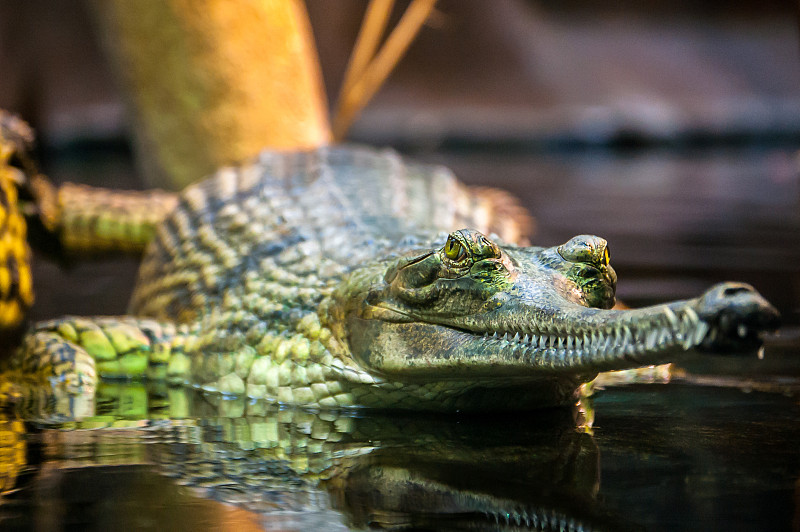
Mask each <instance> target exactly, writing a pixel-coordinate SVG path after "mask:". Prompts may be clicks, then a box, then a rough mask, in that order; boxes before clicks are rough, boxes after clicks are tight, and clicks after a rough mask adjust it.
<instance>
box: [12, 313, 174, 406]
mask: <svg viewBox="0 0 800 532" xmlns="http://www.w3.org/2000/svg"><path fill="white" fill-rule="evenodd" d="M187 332H188V330H187V328H186V327H185V326H176V325H174V324H172V323H169V322H160V321H156V320H150V319H137V318H130V317H95V318H80V317H64V318H59V319H56V320H51V321H46V322H42V323H39V324H37V325H36V326H35V327H34V328H33V330H32V331H31V332H30V333H29V334H28V335H27V336H26V337H25V339H24V341H23V345H22V346H21V347H20V349H19V350H18V352H17V354H16V356H15V357H13V359H12V361H11V369H12V370H14V371H17V372H21V373H22V375H23V376H24V377H25V378H35V379H37V380H41V381H46V382H50V383H52V384H53V385H54V386H55V387H57V388H60V389H63V390H65V391H67V392H69V393H75V394H78V393H92V392H93V390H94V389H95V387H96V384H97V380H98V378H107V379H115V380H129V381H130V380H133V381H141V380H145V379H147V380H152V381H163V380H166V379H168V378H169V379H170V380H181V381H182V380H185V377H186V376H187V375H188V371H189V364H188V359H187V358H186V356H185V355H184V353H183V346H184V342H185V339H186V336H187Z"/></svg>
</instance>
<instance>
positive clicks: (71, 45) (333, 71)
mask: <svg viewBox="0 0 800 532" xmlns="http://www.w3.org/2000/svg"><path fill="white" fill-rule="evenodd" d="M306 4H307V7H308V11H309V16H310V19H311V23H312V26H313V31H314V35H315V38H316V41H317V49H318V52H319V56H320V60H321V65H322V71H323V76H324V81H325V86H326V90H327V94H328V99H329V102H331V103H335V98H336V94H337V91H338V88H339V85H340V84H341V81H342V76H343V75H344V71H345V68H346V65H347V60H348V56H349V54H350V52H351V50H352V48H353V43H354V41H355V38H356V34H357V32H358V28H359V26H360V24H361V18H362V16H363V12H364V8H365V5H366V2H364V1H356V0H347V1H343V0H339V1H337V2H328V1H323V0H309V1H308V2H307V3H306ZM398 4H399V7H398V8H397V9H396V11H397V12H398V15H397V16H399V13H400V12H401V11H402V7H403V5H404V3H403V2H399V3H398ZM396 18H397V17H396ZM797 28H798V25H797V13H796V6H794V5H792V3H790V2H778V1H775V0H767V1H759V2H756V1H753V0H736V1H729V2H721V1H717V0H703V1H692V2H688V1H686V2H674V1H672V2H667V1H662V0H648V1H646V2H633V1H628V0H615V1H607V2H597V1H580V2H579V1H550V0H539V1H526V0H493V1H492V2H484V1H479V0H440V1H439V2H438V3H437V5H436V9H435V12H434V14H433V15H432V16H431V17H430V18H429V20H428V22H427V23H426V25H425V27H424V28H423V29H422V31H421V33H420V35H419V36H418V37H417V39H416V41H415V42H414V43H413V44H412V46H411V48H410V50H409V51H408V53H407V55H406V57H405V58H404V59H403V60H402V61H401V63H400V64H399V65H398V67H397V68H396V69H395V71H394V72H393V73H392V74H391V76H390V77H389V80H388V82H387V83H386V84H385V85H384V86H383V88H382V89H381V90H380V91H379V93H378V94H377V95H376V97H375V99H374V100H373V101H372V102H371V103H370V104H369V105H368V106H367V108H366V109H365V111H364V112H363V114H362V115H361V116H360V118H359V119H358V120H357V121H356V123H355V124H354V126H353V128H352V129H351V131H350V134H349V138H348V140H349V141H354V142H361V143H368V144H374V145H389V146H394V147H396V148H398V149H400V150H401V151H403V152H405V153H408V154H411V155H412V156H413V157H415V158H417V159H420V160H424V161H430V162H436V163H442V164H445V165H447V166H449V167H451V168H452V169H453V170H454V171H455V172H456V174H457V175H459V176H460V177H461V178H462V179H463V180H464V181H466V182H468V183H474V184H483V185H493V186H498V187H503V188H506V189H508V190H510V191H512V192H513V193H514V194H516V195H518V196H519V197H520V198H521V199H522V201H523V203H524V204H525V206H526V207H528V208H529V209H530V210H531V211H532V212H533V214H534V216H535V217H536V220H537V231H536V234H535V237H534V241H535V243H537V244H541V245H553V244H557V243H560V242H563V241H566V240H567V239H568V238H570V237H571V236H573V235H575V234H579V233H592V234H598V235H600V236H603V237H605V238H607V239H608V240H609V241H610V243H611V251H612V261H613V264H614V265H615V267H616V269H617V272H618V273H619V278H620V282H619V289H618V295H619V296H620V297H621V298H623V299H624V300H626V301H627V302H628V303H630V304H632V305H640V304H646V303H651V302H654V301H660V300H664V299H672V298H682V297H690V296H693V295H696V294H697V293H698V292H700V291H701V290H703V289H704V288H706V287H707V286H708V285H710V284H712V283H714V282H716V281H720V280H727V279H731V280H743V281H747V282H750V283H752V284H754V285H755V286H757V288H758V289H759V290H760V291H762V292H763V293H764V294H765V295H766V296H767V297H768V298H769V299H770V300H772V301H773V302H774V303H775V304H776V305H777V306H778V307H780V309H781V310H782V312H783V314H784V316H785V319H786V321H787V322H788V323H790V324H796V323H798V321H800V312H799V311H798V307H800V303H799V302H800V178H799V177H798V168H800V159H798V155H797V153H798V152H797V149H798V148H800V142H799V141H800V91H799V89H800V68H799V67H800V61H799V59H800V44H799V43H800V41H799V40H798V35H797ZM0 107H4V108H7V109H10V110H12V111H15V112H17V113H20V114H21V115H22V116H23V117H25V118H26V119H27V120H29V121H30V122H31V123H32V125H33V126H34V127H35V128H36V130H37V131H38V133H39V136H40V152H41V154H40V155H41V156H42V158H43V161H44V169H45V171H46V172H47V173H49V175H50V176H51V177H52V178H53V179H54V180H56V181H65V180H73V181H81V182H88V183H91V184H95V185H104V186H112V187H128V188H141V187H143V186H144V185H143V180H142V179H141V176H140V175H139V173H138V172H137V170H136V166H135V164H134V163H133V158H132V155H131V150H130V143H131V141H130V138H131V137H130V134H129V132H130V127H129V120H128V118H127V116H128V115H127V113H126V109H125V105H124V101H123V97H122V96H121V93H120V91H119V90H118V88H117V86H116V85H115V82H114V79H113V77H112V76H111V68H110V67H109V65H108V62H107V61H106V59H105V57H104V54H103V53H102V50H101V46H100V45H99V42H98V39H97V32H96V31H95V27H94V25H93V20H92V17H91V16H90V12H89V10H88V9H87V8H86V5H85V4H84V3H82V2H77V1H70V0H61V1H56V2H53V1H48V0H27V1H26V2H17V1H14V0H0ZM66 266H67V267H66V268H64V265H61V264H56V263H55V262H52V261H49V260H47V259H40V260H39V261H38V264H37V266H36V268H37V270H36V272H35V275H36V277H35V279H36V284H37V287H38V289H37V293H38V299H37V304H36V307H35V308H34V312H33V317H34V318H43V317H50V316H53V315H58V314H62V313H64V312H69V313H76V314H97V313H110V314H113V313H121V312H124V310H125V306H126V302H127V298H128V294H129V290H130V287H131V286H132V279H133V276H134V274H135V268H136V259H135V258H126V257H117V258H111V259H104V260H102V261H95V262H92V263H89V264H78V263H75V264H67V265H66ZM76 287H78V288H79V292H80V294H81V296H80V297H76V296H75V291H76Z"/></svg>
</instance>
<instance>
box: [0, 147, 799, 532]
mask: <svg viewBox="0 0 800 532" xmlns="http://www.w3.org/2000/svg"><path fill="white" fill-rule="evenodd" d="M418 155H419V156H420V157H421V158H423V159H427V160H432V161H439V162H446V163H447V164H449V165H451V166H454V167H455V168H456V170H457V172H458V173H459V175H461V176H462V177H463V178H464V179H466V180H467V181H470V182H473V183H484V184H487V183H488V184H496V185H503V186H505V187H507V188H510V189H511V190H513V191H514V192H515V193H517V194H518V195H520V196H521V197H522V199H523V202H524V203H525V204H526V205H527V206H529V207H530V208H531V209H532V210H533V211H534V212H535V213H536V215H537V218H538V222H539V231H538V233H537V234H538V239H539V242H540V243H542V244H546V245H550V244H554V243H557V242H560V241H564V240H566V239H567V238H569V236H572V235H573V234H577V233H588V232H591V233H596V234H599V235H601V236H604V237H607V238H608V239H609V241H610V242H611V248H612V253H613V257H612V261H613V262H614V263H615V267H616V269H617V272H618V273H619V277H620V284H619V294H620V295H621V296H622V297H623V298H624V299H625V300H626V301H628V302H629V303H632V304H634V305H636V304H644V303H649V302H653V301H661V300H665V299H674V298H680V297H687V296H691V295H694V294H696V293H698V292H699V291H700V290H702V289H703V288H705V287H707V286H708V285H710V284H711V283H713V282H716V281H719V280H724V279H737V280H744V281H748V282H751V283H752V284H755V285H756V286H757V287H758V288H759V290H760V291H761V292H762V293H764V294H765V295H766V296H767V297H768V298H769V299H771V300H772V301H773V302H775V303H776V304H777V305H778V306H779V307H780V308H781V311H782V312H783V314H784V318H785V321H786V322H787V327H785V328H784V329H783V330H782V331H781V333H780V335H778V336H773V337H770V338H769V339H768V343H767V348H766V351H765V358H764V359H763V360H759V359H758V358H757V357H756V355H755V353H751V354H747V355H744V356H738V357H733V358H731V357H721V356H718V357H711V356H696V357H693V358H692V359H689V360H687V361H685V362H684V363H682V364H681V366H680V367H678V368H676V370H675V374H676V375H679V376H680V378H673V380H672V382H669V383H659V384H631V385H624V386H610V387H608V388H606V389H604V390H598V391H597V392H596V393H595V395H594V396H593V397H591V398H590V399H588V400H587V401H585V402H584V404H583V405H582V407H581V408H576V409H563V410H551V411H544V412H527V413H507V414H503V415H500V416H491V417H485V416H484V417H474V416H465V415H458V414H453V415H450V416H441V415H436V416H432V415H414V414H413V413H407V414H402V415H401V414H380V413H359V414H357V415H354V414H352V413H350V414H348V413H341V412H339V413H335V412H333V413H332V412H324V413H315V412H307V411H297V410H292V409H279V408H276V407H274V406H269V405H265V404H263V403H258V402H245V401H236V400H222V399H221V398H219V397H213V396H204V395H202V394H199V393H196V392H191V391H186V390H180V389H170V388H165V387H162V388H149V389H148V388H145V387H143V386H133V385H128V386H123V385H106V386H103V387H102V388H101V389H100V391H99V393H98V397H97V399H96V401H95V400H92V399H88V398H73V399H68V398H52V397H51V398H41V397H39V396H31V397H30V398H28V399H27V400H26V401H25V402H24V403H23V404H21V405H17V406H16V407H14V408H7V409H6V410H5V411H3V416H2V421H0V487H2V491H3V494H2V496H0V497H1V498H0V529H2V530H72V529H74V530H92V529H96V530H115V529H118V530H128V529H141V530H186V529H195V530H206V529H222V530H226V529H236V530H260V529H272V530H276V529H277V530H336V529H348V528H349V529H356V530H358V529H368V528H371V527H381V528H388V529H412V530H446V529H452V530H465V529H469V530H497V529H500V530H504V529H509V530H514V529H519V528H522V529H524V528H526V527H530V528H536V527H539V528H543V529H560V528H565V529H578V530H579V529H581V527H582V529H586V530H628V529H632V530H642V529H644V530H706V529H716V530H792V529H794V530H797V529H800V445H798V441H800V427H798V425H799V424H798V420H800V404H798V399H797V398H798V395H797V393H798V390H799V389H800V387H799V386H798V377H800V366H799V365H798V362H797V360H798V355H800V334H799V333H798V328H797V323H798V314H797V308H798V303H797V302H798V301H800V274H799V273H798V266H797V265H798V264H800V186H799V182H798V177H797V169H796V162H795V159H794V152H793V151H792V150H789V149H783V148H774V149H756V150H754V149H743V150H735V151H726V152H722V153H720V152H716V151H715V152H686V153H674V152H667V153H665V152H655V153H649V154H648V153H645V154H619V153H607V152H603V153H584V154H564V155H557V154H555V155H553V154H551V155H548V156H544V157H543V156H529V155H525V154H521V153H507V154H497V153H493V154H475V153H470V154H458V153H455V154H454V153H450V154H445V155H442V154H418ZM93 160H94V162H93V163H92V164H91V165H87V164H86V163H85V162H84V161H78V164H77V166H72V163H69V161H67V163H63V162H62V163H60V164H59V165H55V166H54V167H53V168H51V173H54V174H55V176H56V177H57V178H59V177H60V178H73V179H74V178H75V177H76V176H78V175H80V176H84V177H86V176H88V177H89V178H90V179H91V178H94V180H95V181H96V182H97V181H104V180H106V178H107V177H108V176H109V175H111V176H112V177H114V178H115V179H116V184H120V183H124V182H125V180H126V177H129V175H130V174H131V170H130V167H129V165H128V164H127V163H126V162H125V161H123V162H122V163H120V161H119V160H117V159H115V158H112V159H111V160H110V162H109V161H108V160H106V161H105V162H103V159H98V158H96V157H95V158H94V159H93ZM98 160H100V162H99V163H98V162H97V161H98ZM101 178H102V179H101ZM134 269H135V267H134V261H132V260H120V259H115V260H113V261H103V262H94V263H90V264H83V265H78V266H77V267H73V268H72V269H68V270H66V272H62V271H61V270H59V269H58V268H56V266H55V265H54V264H52V263H49V262H46V261H42V262H40V263H39V265H38V269H37V273H38V276H37V284H38V286H39V300H38V305H39V306H38V307H37V308H36V309H35V317H37V318H43V317H50V316H55V315H59V314H62V313H67V312H69V313H79V314H80V313H83V314H86V313H121V312H123V311H124V308H125V302H126V300H127V290H128V287H129V286H130V285H131V284H132V275H133V272H134ZM89 280H91V282H88V281H89ZM48 401H49V402H48ZM590 421H593V422H592V423H591V426H590V423H589V422H590ZM547 527H549V528H547Z"/></svg>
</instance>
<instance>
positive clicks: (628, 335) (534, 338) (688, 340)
mask: <svg viewBox="0 0 800 532" xmlns="http://www.w3.org/2000/svg"><path fill="white" fill-rule="evenodd" d="M708 332H709V326H708V324H706V323H705V322H704V321H702V320H700V318H699V317H698V316H697V313H696V312H695V311H694V310H692V309H691V308H689V307H685V308H682V309H679V310H678V314H676V312H675V311H674V310H672V309H670V308H669V307H665V308H664V309H663V311H662V312H660V313H659V314H657V315H655V316H653V317H652V318H650V319H648V320H647V321H643V322H641V323H636V324H631V323H618V324H616V325H614V326H611V327H605V328H602V327H600V328H593V329H587V330H585V331H565V332H561V331H559V332H552V331H546V330H545V331H495V332H491V333H490V332H487V333H485V334H484V337H485V338H486V339H487V340H489V341H492V342H495V343H497V344H501V347H512V348H513V349H523V350H524V351H525V352H526V353H530V354H534V353H536V352H550V351H552V352H553V353H552V354H554V355H559V356H564V355H567V356H570V358H571V356H578V357H581V356H584V355H592V356H599V357H601V358H613V357H617V356H620V355H623V356H624V355H631V356H636V355H640V354H643V353H647V352H657V351H663V350H665V349H668V348H671V347H676V346H680V347H681V348H683V349H691V348H692V347H694V346H696V345H698V344H700V342H702V341H703V338H705V336H706V333H708Z"/></svg>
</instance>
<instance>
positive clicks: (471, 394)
mask: <svg viewBox="0 0 800 532" xmlns="http://www.w3.org/2000/svg"><path fill="white" fill-rule="evenodd" d="M487 198H489V199H488V200H487ZM515 212H519V208H518V207H517V206H516V204H515V203H514V202H513V201H510V200H509V199H508V198H507V197H504V196H491V195H488V194H486V193H476V192H475V191H473V190H470V189H468V188H466V187H464V186H463V185H461V184H460V183H458V181H456V180H455V179H454V178H453V177H452V175H451V174H450V173H449V172H447V171H446V170H444V169H440V168H428V167H421V166H414V165H407V164H404V163H403V161H402V160H400V158H399V157H398V156H397V155H395V154H393V153H391V152H377V151H374V150H370V149H363V148H332V149H329V148H323V149H319V150H315V151H309V152H301V153H276V152H265V153H264V154H262V155H261V157H260V158H259V159H258V160H257V161H255V162H253V163H251V164H249V165H245V166H242V167H240V168H235V169H234V168H231V169H225V170H222V171H220V172H219V173H218V174H217V175H216V176H214V177H212V178H211V179H209V180H207V181H205V182H203V183H201V184H198V185H195V186H192V187H189V188H188V189H187V190H186V191H185V192H184V193H183V195H182V196H181V199H180V202H179V204H178V207H177V208H176V209H175V211H174V212H173V213H172V214H171V215H170V216H169V217H168V218H167V219H166V220H165V221H164V222H163V223H162V224H161V225H160V226H159V227H158V228H157V230H156V237H155V240H154V241H153V243H152V244H151V246H150V248H149V250H148V252H147V254H146V256H145V259H144V262H143V264H142V267H141V270H140V275H139V281H138V284H137V287H136V290H135V292H134V296H133V299H132V302H131V306H130V310H131V315H133V316H136V317H137V319H139V318H151V320H146V323H148V324H151V325H152V324H157V326H158V328H159V331H161V332H160V333H159V335H155V333H153V332H152V330H153V327H151V325H147V326H141V324H140V322H137V321H136V320H135V319H133V318H125V319H123V320H122V321H123V322H124V323H125V324H126V326H127V327H129V328H128V329H127V332H120V330H119V328H117V329H114V327H116V323H117V322H118V320H116V319H111V318H96V319H94V320H91V319H90V320H86V319H83V321H80V322H78V321H77V320H78V319H76V318H67V319H65V320H57V321H55V322H50V323H46V324H42V325H40V326H39V327H38V328H37V329H36V331H35V332H34V333H33V335H32V336H31V337H29V339H28V340H27V343H26V346H27V347H26V349H24V350H23V351H22V352H21V353H20V356H19V357H18V358H17V364H18V365H19V366H21V367H23V368H30V369H32V370H33V373H36V374H38V375H40V376H44V377H47V378H49V379H51V380H55V381H59V382H63V383H64V384H65V385H66V386H67V388H69V389H74V390H75V391H81V390H83V389H85V388H86V387H90V386H92V385H93V383H94V380H95V376H94V373H93V370H92V368H90V367H89V366H90V365H91V362H92V361H93V360H95V359H96V360H97V361H98V362H97V363H96V364H95V368H94V372H96V373H98V374H99V375H100V376H101V377H102V376H105V377H116V378H119V377H129V378H144V377H146V376H150V377H160V376H164V377H165V378H166V379H167V380H168V381H170V382H174V383H184V384H191V385H195V386H199V387H202V388H204V389H208V390H215V391H219V392H223V393H228V394H236V395H239V394H247V395H249V396H252V397H265V398H268V399H270V400H274V401H279V402H282V403H289V404H297V405H304V406H313V407H358V406H369V407H380V408H410V409H417V410H422V409H429V410H452V409H471V410H492V409H509V408H529V407H537V406H548V405H556V404H564V403H568V402H571V401H573V400H574V397H575V392H576V389H577V388H578V387H579V386H580V384H581V383H583V382H586V381H587V380H590V379H592V378H593V377H594V376H595V375H596V374H597V373H598V371H605V370H611V369H624V368H631V367H638V366H641V365H648V364H655V363H662V362H668V361H671V360H672V359H673V357H675V356H676V355H677V354H679V353H682V352H684V351H687V350H690V349H693V348H695V347H698V346H701V347H703V346H704V347H711V348H725V347H734V348H736V347H738V346H740V345H742V344H744V345H752V344H754V343H756V342H757V340H758V332H759V331H761V330H764V329H770V328H773V327H774V326H775V325H776V320H777V313H776V311H775V310H774V309H773V308H772V307H771V306H770V305H769V304H768V303H767V302H766V301H765V300H764V299H763V298H761V296H759V295H758V294H757V293H756V292H755V291H754V290H753V289H752V288H750V287H748V286H746V285H741V284H734V283H729V284H723V285H718V286H717V287H715V288H712V289H711V290H709V291H708V292H707V293H706V294H704V295H703V296H701V297H699V298H697V299H693V300H688V301H680V302H674V303H670V304H665V305H657V306H653V307H648V308H644V309H638V310H631V311H620V310H608V309H610V308H611V307H612V306H613V304H614V292H615V283H616V274H615V273H614V271H613V268H611V266H610V264H609V256H608V249H607V245H606V242H605V240H603V239H601V238H598V237H593V236H579V237H575V238H574V239H572V240H570V241H569V242H567V243H566V244H564V245H562V246H559V247H556V248H537V247H520V246H517V245H514V244H510V243H506V242H513V241H519V240H520V239H521V236H520V235H521V231H520V229H519V228H520V224H519V223H517V222H516V219H517V218H516V217H515V216H510V215H509V213H511V214H513V213H515ZM464 226H470V227H473V228H475V229H470V230H466V229H465V230H459V231H455V232H451V233H449V235H448V234H447V231H452V229H453V228H457V227H464ZM491 233H497V234H499V235H500V236H499V237H498V238H495V237H492V238H489V237H487V236H485V235H486V234H491ZM173 323H177V324H178V325H171V324H173ZM93 327H94V328H93ZM148 327H149V329H148ZM90 329H91V330H93V331H95V332H94V333H92V334H91V335H88V336H86V334H85V333H84V332H81V331H89V330H90ZM140 329H141V330H145V329H146V330H145V332H144V333H140V332H137V331H139V330H140ZM103 337H104V338H106V339H107V340H108V341H102V340H101V338H103ZM59 338H60V339H62V340H63V342H59ZM87 338H88V339H87ZM64 344H66V345H68V346H69V348H68V349H67V348H65V347H64ZM117 344H119V345H120V346H124V347H117ZM109 346H111V347H109ZM155 352H159V353H160V354H161V355H160V356H161V358H157V359H154V358H153V357H151V356H150V355H147V356H145V354H147V353H155ZM71 361H75V364H74V365H73V367H72V369H71V370H70V369H69V368H70V365H69V363H70V362H71ZM65 362H67V364H65ZM78 362H79V363H80V366H81V367H80V368H79V367H78Z"/></svg>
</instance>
